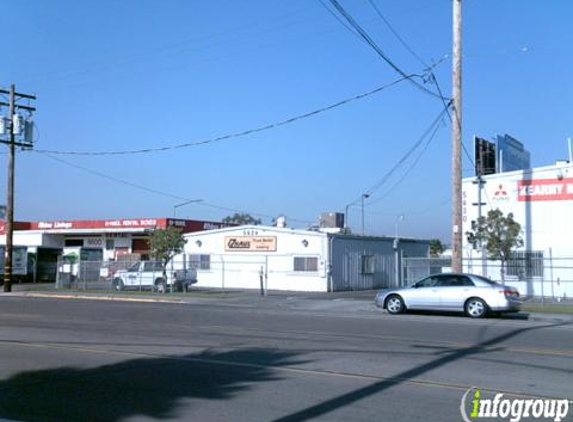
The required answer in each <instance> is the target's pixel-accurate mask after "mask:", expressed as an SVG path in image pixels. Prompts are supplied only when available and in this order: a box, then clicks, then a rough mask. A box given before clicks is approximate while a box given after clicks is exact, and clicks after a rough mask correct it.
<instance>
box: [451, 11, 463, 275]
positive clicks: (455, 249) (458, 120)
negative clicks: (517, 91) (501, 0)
mask: <svg viewBox="0 0 573 422" xmlns="http://www.w3.org/2000/svg"><path fill="white" fill-rule="evenodd" d="M452 94H453V95H452V98H453V117H452V271H453V272H461V271H462V0H453V61H452Z"/></svg>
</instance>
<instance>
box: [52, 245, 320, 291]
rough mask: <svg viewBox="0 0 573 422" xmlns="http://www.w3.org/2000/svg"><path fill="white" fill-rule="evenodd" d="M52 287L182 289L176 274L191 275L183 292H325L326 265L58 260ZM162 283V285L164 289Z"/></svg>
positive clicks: (270, 260) (313, 260)
mask: <svg viewBox="0 0 573 422" xmlns="http://www.w3.org/2000/svg"><path fill="white" fill-rule="evenodd" d="M57 265H58V271H57V280H56V288H58V289H72V290H86V291H88V290H97V291H109V292H111V291H123V290H125V291H129V290H131V291H133V290H135V291H137V290H139V291H144V290H159V291H161V290H162V289H163V288H164V287H166V289H165V290H167V291H181V290H185V286H184V285H183V286H182V285H181V283H179V282H178V280H179V276H178V273H180V272H182V271H183V272H193V274H194V279H195V280H194V281H195V282H193V283H189V284H188V286H187V287H190V288H195V289H208V290H219V291H222V292H225V291H227V290H230V289H231V290H233V289H260V290H261V294H266V291H267V290H268V289H278V290H301V291H325V289H326V288H327V284H328V278H327V275H328V274H327V270H326V264H325V262H324V261H323V260H321V259H320V258H319V257H318V256H316V255H313V256H296V257H295V256H292V255H279V254H273V255H266V256H265V255H253V256H247V255H242V256H229V255H215V254H210V255H187V256H184V257H181V256H178V257H176V258H175V259H173V260H172V261H170V262H169V263H168V265H167V268H166V271H165V274H164V272H163V268H162V265H161V263H159V262H154V261H140V260H137V261H107V262H106V261H79V262H74V263H70V262H68V261H66V260H65V259H60V260H59V261H58V264H57ZM163 284H164V285H165V286H163Z"/></svg>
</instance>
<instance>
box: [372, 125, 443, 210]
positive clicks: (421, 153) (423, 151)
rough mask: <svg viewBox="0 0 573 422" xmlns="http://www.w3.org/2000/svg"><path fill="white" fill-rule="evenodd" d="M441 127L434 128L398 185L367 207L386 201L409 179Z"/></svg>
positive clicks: (397, 182)
mask: <svg viewBox="0 0 573 422" xmlns="http://www.w3.org/2000/svg"><path fill="white" fill-rule="evenodd" d="M440 127H442V125H439V124H438V125H436V127H435V128H434V131H433V132H432V134H431V135H430V136H429V137H428V141H427V142H426V144H425V145H424V147H423V148H422V150H421V151H420V153H419V154H418V156H417V157H416V159H415V160H414V161H413V162H412V164H411V165H410V167H409V168H408V169H407V170H406V172H405V173H404V174H403V175H402V177H400V179H398V180H397V181H396V183H394V185H392V187H390V189H388V190H387V191H386V193H384V194H383V195H382V196H380V197H379V198H378V199H376V200H375V201H372V202H369V203H368V204H367V205H368V206H371V205H374V204H377V203H379V202H380V201H382V200H383V199H385V198H386V197H387V196H388V195H390V194H391V193H392V192H393V191H394V189H396V188H397V187H398V186H399V185H401V184H402V182H403V181H404V180H405V179H406V177H408V175H409V174H410V173H411V172H412V170H414V168H415V167H416V166H417V165H418V162H419V161H420V159H421V158H422V156H423V155H424V153H425V152H426V151H427V149H428V147H429V146H430V144H431V143H432V141H433V140H434V138H435V137H436V134H437V133H438V130H439V129H440Z"/></svg>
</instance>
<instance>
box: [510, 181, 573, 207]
mask: <svg viewBox="0 0 573 422" xmlns="http://www.w3.org/2000/svg"><path fill="white" fill-rule="evenodd" d="M572 199H573V179H561V180H558V179H540V180H520V181H518V182H517V200H518V201H522V202H523V201H568V200H572Z"/></svg>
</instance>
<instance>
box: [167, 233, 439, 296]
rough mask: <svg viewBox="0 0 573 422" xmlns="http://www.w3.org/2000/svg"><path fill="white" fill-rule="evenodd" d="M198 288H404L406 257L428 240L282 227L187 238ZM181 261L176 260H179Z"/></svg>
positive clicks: (421, 250) (424, 250) (425, 249)
mask: <svg viewBox="0 0 573 422" xmlns="http://www.w3.org/2000/svg"><path fill="white" fill-rule="evenodd" d="M185 239H186V241H187V243H186V245H185V251H184V253H185V255H186V258H187V259H186V260H187V262H189V263H190V264H191V265H193V266H194V267H196V268H197V272H198V275H197V277H198V283H197V285H196V286H197V287H208V288H222V289H225V288H247V289H259V288H260V289H270V290H293V291H314V292H329V291H345V290H366V289H375V288H381V287H387V286H394V285H398V284H400V278H401V277H400V271H399V269H400V266H401V259H402V258H403V257H428V256H429V242H428V241H425V240H415V239H404V238H400V239H395V238H394V237H370V236H354V235H345V234H336V233H324V232H321V231H311V230H295V229H290V228H283V227H267V226H240V227H230V228H224V229H218V230H209V231H203V232H194V233H187V234H185ZM176 259H177V258H176Z"/></svg>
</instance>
